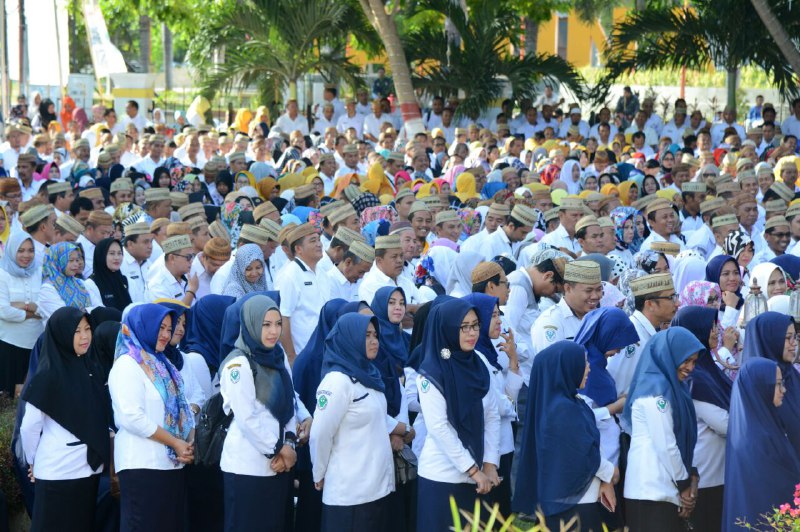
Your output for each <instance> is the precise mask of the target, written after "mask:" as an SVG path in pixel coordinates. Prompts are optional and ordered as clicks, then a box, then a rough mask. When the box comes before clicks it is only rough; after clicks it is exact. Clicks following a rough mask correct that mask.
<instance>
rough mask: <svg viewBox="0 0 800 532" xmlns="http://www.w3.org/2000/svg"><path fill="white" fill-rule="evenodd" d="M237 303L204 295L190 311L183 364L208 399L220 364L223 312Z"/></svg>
mask: <svg viewBox="0 0 800 532" xmlns="http://www.w3.org/2000/svg"><path fill="white" fill-rule="evenodd" d="M235 302H236V300H235V299H234V298H232V297H231V296H220V295H217V294H207V295H205V296H203V297H201V298H200V299H198V300H197V301H196V302H195V304H194V305H192V308H191V310H190V311H189V317H190V319H189V320H188V324H187V326H186V342H185V343H186V348H185V349H184V351H185V353H184V360H185V361H186V364H187V365H188V367H189V369H190V371H191V372H192V373H193V374H194V377H195V379H196V380H197V382H198V384H199V385H200V387H201V388H202V389H203V395H204V396H205V397H206V399H208V398H209V397H211V396H212V395H213V394H214V393H215V392H216V391H217V390H215V388H214V386H213V384H212V380H213V379H214V377H215V376H216V374H217V369H218V368H219V364H220V362H222V359H221V358H220V338H221V337H222V324H223V322H224V318H225V311H226V310H227V309H228V307H230V306H231V305H233V304H234V303H235Z"/></svg>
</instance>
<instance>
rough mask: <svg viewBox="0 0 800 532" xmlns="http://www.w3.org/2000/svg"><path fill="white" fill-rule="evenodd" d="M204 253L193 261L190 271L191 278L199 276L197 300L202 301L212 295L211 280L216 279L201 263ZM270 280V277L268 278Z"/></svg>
mask: <svg viewBox="0 0 800 532" xmlns="http://www.w3.org/2000/svg"><path fill="white" fill-rule="evenodd" d="M202 254H203V252H202V251H201V252H200V253H198V254H197V256H196V257H195V258H194V260H193V261H192V269H191V270H190V271H189V277H191V276H192V275H197V280H198V283H197V295H196V297H195V299H200V298H201V297H203V296H204V295H207V294H210V293H211V280H212V279H213V278H214V276H213V275H209V274H208V273H207V272H206V269H205V268H204V267H203V263H202V262H201V261H200V255H202ZM268 278H269V277H268Z"/></svg>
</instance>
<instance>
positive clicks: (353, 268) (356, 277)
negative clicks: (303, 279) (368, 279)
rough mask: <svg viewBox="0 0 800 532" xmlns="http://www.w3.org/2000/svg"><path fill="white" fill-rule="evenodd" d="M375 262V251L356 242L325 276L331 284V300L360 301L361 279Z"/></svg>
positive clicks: (358, 241)
mask: <svg viewBox="0 0 800 532" xmlns="http://www.w3.org/2000/svg"><path fill="white" fill-rule="evenodd" d="M374 260H375V250H374V249H373V248H372V246H370V245H369V244H367V243H366V242H363V241H361V240H354V241H353V243H352V244H350V247H349V248H348V249H347V251H346V252H345V253H344V255H343V257H342V260H341V261H339V263H338V264H336V265H335V266H334V267H333V268H330V269H329V270H328V271H327V272H326V274H325V275H327V276H328V280H329V283H330V290H331V292H330V296H331V297H330V298H331V299H336V298H339V299H344V300H345V301H359V299H358V289H359V287H360V285H361V279H362V278H363V277H364V275H365V274H366V273H367V272H368V271H369V270H370V268H372V263H373V261H374Z"/></svg>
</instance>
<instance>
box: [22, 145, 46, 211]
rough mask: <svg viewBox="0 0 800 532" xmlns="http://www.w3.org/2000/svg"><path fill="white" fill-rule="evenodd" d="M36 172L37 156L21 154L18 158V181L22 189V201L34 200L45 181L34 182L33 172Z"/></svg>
mask: <svg viewBox="0 0 800 532" xmlns="http://www.w3.org/2000/svg"><path fill="white" fill-rule="evenodd" d="M35 170H36V156H35V155H33V154H31V153H21V154H20V156H19V157H18V158H17V181H19V186H20V188H22V201H28V200H29V199H31V198H33V197H34V196H35V195H36V193H37V192H39V187H40V186H41V184H42V183H43V181H34V180H33V172H34V171H35Z"/></svg>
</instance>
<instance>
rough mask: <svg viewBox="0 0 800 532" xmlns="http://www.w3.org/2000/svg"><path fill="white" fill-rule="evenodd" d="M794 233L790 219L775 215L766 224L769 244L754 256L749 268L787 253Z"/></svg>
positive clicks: (765, 233) (765, 230)
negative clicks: (791, 229) (790, 225)
mask: <svg viewBox="0 0 800 532" xmlns="http://www.w3.org/2000/svg"><path fill="white" fill-rule="evenodd" d="M791 237H792V233H791V231H790V229H789V221H788V220H787V219H786V218H784V217H783V216H773V217H772V218H770V219H769V220H767V223H766V224H765V225H764V240H766V242H767V245H766V246H765V247H764V249H762V250H761V251H759V252H758V253H756V254H755V256H753V260H751V261H750V265H749V266H748V267H749V268H751V271H752V268H755V267H756V266H758V265H759V264H761V263H762V262H769V261H770V260H772V259H774V258H775V257H778V256H780V255H783V254H784V253H786V248H787V247H788V246H789V242H790V241H791Z"/></svg>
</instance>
